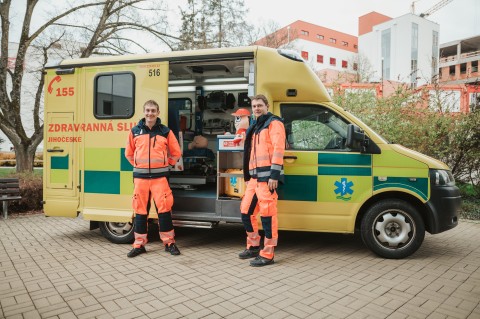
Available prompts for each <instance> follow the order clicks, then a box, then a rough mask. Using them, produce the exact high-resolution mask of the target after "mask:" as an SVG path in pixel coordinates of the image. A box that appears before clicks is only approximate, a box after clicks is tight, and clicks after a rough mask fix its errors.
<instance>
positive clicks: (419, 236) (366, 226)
mask: <svg viewBox="0 0 480 319" xmlns="http://www.w3.org/2000/svg"><path fill="white" fill-rule="evenodd" d="M361 236H362V240H363V242H364V243H365V245H366V246H367V247H368V248H370V249H371V250H372V251H373V252H374V253H376V254H377V255H379V256H381V257H384V258H391V259H400V258H405V257H407V256H410V255H411V254H413V253H414V252H416V251H417V249H418V248H420V246H421V245H422V242H423V239H424V238H425V225H424V224H423V220H422V217H421V216H420V214H419V213H418V211H417V209H416V208H415V207H413V206H412V205H410V204H409V203H407V202H405V201H403V200H399V199H391V200H383V201H380V202H378V203H376V204H374V205H373V206H372V207H370V209H369V210H368V211H367V213H366V214H365V215H364V216H363V219H362V224H361Z"/></svg>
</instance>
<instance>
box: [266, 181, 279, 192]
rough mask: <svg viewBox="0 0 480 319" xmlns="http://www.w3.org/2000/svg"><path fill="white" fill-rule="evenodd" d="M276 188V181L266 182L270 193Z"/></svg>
mask: <svg viewBox="0 0 480 319" xmlns="http://www.w3.org/2000/svg"><path fill="white" fill-rule="evenodd" d="M277 187H278V181H277V180H275V179H269V180H268V189H270V190H271V191H274V190H275V189H277Z"/></svg>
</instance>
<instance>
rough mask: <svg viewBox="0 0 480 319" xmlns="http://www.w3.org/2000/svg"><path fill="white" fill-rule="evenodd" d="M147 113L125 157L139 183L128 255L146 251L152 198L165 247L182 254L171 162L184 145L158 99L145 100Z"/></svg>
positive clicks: (129, 143)
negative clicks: (164, 122) (174, 217)
mask: <svg viewBox="0 0 480 319" xmlns="http://www.w3.org/2000/svg"><path fill="white" fill-rule="evenodd" d="M143 113H144V115H145V118H143V119H141V120H140V122H138V124H137V126H135V127H134V128H132V130H131V131H130V134H129V136H128V141H127V146H126V148H125V157H126V158H127V160H128V161H129V162H130V164H132V166H133V181H134V187H135V188H134V191H133V200H132V206H133V210H134V212H135V242H134V243H133V249H132V250H131V251H130V252H129V253H128V254H127V257H136V256H138V255H140V254H143V253H145V252H146V250H145V244H146V243H147V223H148V212H149V211H150V202H151V199H152V198H153V201H154V203H155V209H156V211H157V214H158V225H159V229H160V239H161V240H162V242H163V244H164V245H165V251H167V252H169V253H170V254H172V255H180V251H179V250H178V248H177V246H176V245H175V232H174V229H173V223H172V214H171V210H172V205H173V196H172V191H171V189H170V186H169V185H168V180H167V176H168V175H169V166H170V165H172V166H173V165H175V163H176V162H177V161H178V159H179V158H180V156H181V150H180V146H179V145H178V141H177V138H176V137H175V135H174V134H173V132H172V131H170V129H169V128H168V127H166V126H165V125H162V124H161V121H160V118H159V117H158V116H159V115H160V108H159V106H158V104H157V102H155V101H153V100H149V101H147V102H145V104H144V105H143Z"/></svg>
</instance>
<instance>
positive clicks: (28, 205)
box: [8, 173, 43, 213]
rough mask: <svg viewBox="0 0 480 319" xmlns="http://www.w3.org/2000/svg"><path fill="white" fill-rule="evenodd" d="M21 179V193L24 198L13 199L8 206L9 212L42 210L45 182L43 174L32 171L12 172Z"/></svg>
mask: <svg viewBox="0 0 480 319" xmlns="http://www.w3.org/2000/svg"><path fill="white" fill-rule="evenodd" d="M11 177H18V178H19V180H20V195H21V196H22V199H21V200H19V201H12V202H10V204H9V206H8V210H9V212H12V213H15V212H16V213H26V212H30V211H39V210H42V203H41V202H42V200H43V182H42V176H39V175H38V174H32V173H24V174H12V175H11Z"/></svg>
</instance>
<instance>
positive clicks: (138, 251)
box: [127, 246, 147, 258]
mask: <svg viewBox="0 0 480 319" xmlns="http://www.w3.org/2000/svg"><path fill="white" fill-rule="evenodd" d="M146 252H147V250H146V249H145V247H143V246H142V247H140V248H133V249H132V250H130V252H129V253H128V254H127V257H128V258H132V257H137V256H138V255H140V254H143V253H146Z"/></svg>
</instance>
